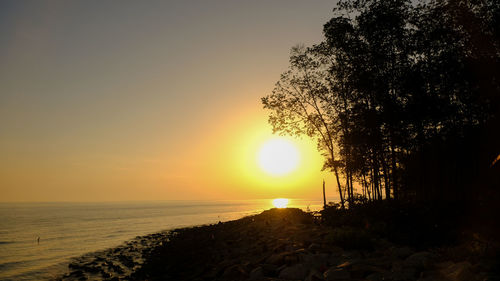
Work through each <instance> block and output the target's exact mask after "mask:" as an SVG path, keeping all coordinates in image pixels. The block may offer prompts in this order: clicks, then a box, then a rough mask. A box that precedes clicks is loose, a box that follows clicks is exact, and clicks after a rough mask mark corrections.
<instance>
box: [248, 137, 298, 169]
mask: <svg viewBox="0 0 500 281" xmlns="http://www.w3.org/2000/svg"><path fill="white" fill-rule="evenodd" d="M257 162H258V164H259V167H260V168H261V169H262V170H263V171H264V172H266V173H268V174H270V175H273V176H283V175H286V174H288V173H290V172H292V171H294V170H295V169H296V168H297V166H298V164H299V152H298V150H297V148H296V147H295V145H294V144H293V143H292V142H291V141H289V140H287V139H285V138H274V139H270V140H268V141H267V142H265V143H264V144H263V145H262V146H261V148H260V149H259V152H258V155H257Z"/></svg>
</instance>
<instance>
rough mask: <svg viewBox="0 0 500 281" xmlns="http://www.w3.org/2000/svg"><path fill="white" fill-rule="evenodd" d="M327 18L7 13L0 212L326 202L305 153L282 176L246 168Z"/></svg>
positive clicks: (118, 7) (305, 143)
mask: <svg viewBox="0 0 500 281" xmlns="http://www.w3.org/2000/svg"><path fill="white" fill-rule="evenodd" d="M186 2H189V3H186ZM269 2H272V3H269ZM333 6H334V4H333V2H332V1H298V0H297V1H229V0H228V1H151V2H149V1H148V2H147V3H144V2H142V1H141V2H140V3H139V2H128V1H120V2H118V1H117V2H112V1H106V2H102V1H79V2H76V1H51V2H47V3H41V2H29V3H20V2H18V1H12V2H7V1H5V2H4V1H3V2H2V3H1V4H0V21H1V24H0V38H1V39H0V40H2V43H1V44H0V60H1V61H2V64H1V65H0V155H1V156H2V157H0V201H118V200H167V199H258V198H275V197H289V198H308V199H321V181H322V179H323V178H325V179H326V180H327V188H328V195H329V197H330V198H332V199H333V198H334V197H336V194H334V189H335V188H336V187H335V186H334V184H333V182H334V181H333V179H332V178H331V177H330V176H329V175H328V174H326V173H322V172H320V168H321V166H322V159H321V157H320V155H319V153H318V152H317V151H316V146H315V144H314V143H313V142H311V141H309V140H307V139H302V140H294V142H295V143H296V145H297V147H298V148H299V151H300V154H301V156H300V157H301V161H300V164H299V167H298V168H297V170H295V171H294V172H293V173H292V174H289V175H286V176H282V177H272V176H269V175H267V174H266V173H264V172H263V171H262V170H261V169H259V167H258V166H257V164H256V161H255V159H256V158H255V157H256V154H257V151H258V149H259V147H260V145H262V143H263V142H265V141H266V140H268V139H270V138H272V137H273V136H272V134H271V129H270V126H269V125H267V122H266V120H267V112H265V111H264V110H263V109H262V106H261V104H260V98H261V97H262V96H265V95H267V94H269V93H270V91H271V90H272V88H273V85H274V83H275V82H276V81H277V80H278V79H279V75H280V73H281V72H283V71H284V70H286V68H287V65H288V54H289V50H290V48H291V47H292V46H293V45H295V44H298V43H305V44H312V43H315V42H319V41H320V40H321V29H322V25H323V24H324V23H325V22H326V21H327V20H328V19H329V17H330V16H331V10H332V8H333Z"/></svg>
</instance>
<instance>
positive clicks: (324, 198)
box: [323, 180, 326, 209]
mask: <svg viewBox="0 0 500 281" xmlns="http://www.w3.org/2000/svg"><path fill="white" fill-rule="evenodd" d="M325 208H326V194H325V180H323V209H325Z"/></svg>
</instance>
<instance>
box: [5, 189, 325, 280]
mask: <svg viewBox="0 0 500 281" xmlns="http://www.w3.org/2000/svg"><path fill="white" fill-rule="evenodd" d="M271 201H272V200H251V201H155V202H126V203H124V202H120V203H0V280H47V279H51V278H54V277H56V276H59V275H60V274H61V273H62V272H63V271H64V270H65V269H67V266H68V262H69V261H70V259H71V258H74V257H78V256H81V255H83V254H86V253H89V252H95V251H99V250H104V249H107V248H112V247H116V246H118V245H120V244H122V243H123V242H125V241H128V240H131V239H133V238H135V237H136V236H141V235H146V234H151V233H155V232H159V231H162V230H168V229H174V228H178V227H185V226H194V225H201V224H211V223H217V222H219V221H228V220H234V219H238V218H241V217H243V216H246V215H251V214H256V213H259V212H262V211H263V210H267V209H270V208H272V207H273V206H272V204H271ZM321 204H322V202H321V201H312V200H299V199H292V200H290V203H289V205H288V207H298V208H301V209H304V210H306V209H307V208H309V209H310V210H313V211H314V210H319V209H320V208H321V206H322V205H321ZM38 237H40V240H39V242H38V241H37V238H38Z"/></svg>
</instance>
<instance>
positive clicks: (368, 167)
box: [262, 0, 500, 206]
mask: <svg viewBox="0 0 500 281" xmlns="http://www.w3.org/2000/svg"><path fill="white" fill-rule="evenodd" d="M334 13H335V16H334V17H333V18H332V19H331V20H330V21H328V22H327V23H326V24H325V25H324V28H323V32H324V37H325V39H324V41H323V42H321V43H319V44H317V45H314V46H311V47H303V46H298V47H294V48H292V52H291V57H290V67H289V70H288V71H286V72H285V73H283V74H282V76H281V78H280V80H279V81H278V82H277V84H276V87H275V89H274V91H273V93H272V94H270V95H268V96H266V97H264V98H263V99H262V102H263V104H264V108H266V109H269V110H271V113H270V116H269V122H270V123H271V124H272V126H273V128H274V131H275V132H279V133H281V134H291V135H307V136H310V137H313V138H316V139H317V140H318V149H319V150H320V151H321V152H322V153H323V154H324V156H325V164H324V169H328V170H331V171H332V172H333V173H334V174H335V176H336V181H337V185H338V188H339V192H340V195H341V201H342V202H341V203H342V206H344V201H347V202H348V203H350V204H352V203H353V201H354V200H355V199H361V200H379V199H383V198H394V199H399V200H407V201H424V200H425V201H432V200H443V199H444V198H446V199H451V200H463V199H470V198H472V197H478V196H479V197H480V196H485V194H487V192H488V190H490V191H491V190H492V189H491V188H497V189H498V187H500V182H499V175H500V168H499V167H498V166H500V163H497V164H495V165H493V166H492V165H491V164H492V163H493V161H494V159H495V158H496V157H497V156H498V154H500V135H499V132H498V131H499V130H500V122H499V120H500V118H499V117H500V116H499V114H498V113H499V105H500V1H497V0H484V1H460V0H455V1H454V0H442V1H441V0H438V1H425V2H421V3H419V4H414V3H412V2H411V1H405V0H391V1H377V0H365V1H363V0H360V1H355V0H348V1H341V2H339V3H338V6H337V8H336V9H335V10H334ZM479 188H482V189H484V190H482V192H479ZM481 194H482V195H481ZM486 196H487V195H486ZM479 197H478V198H479Z"/></svg>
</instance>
